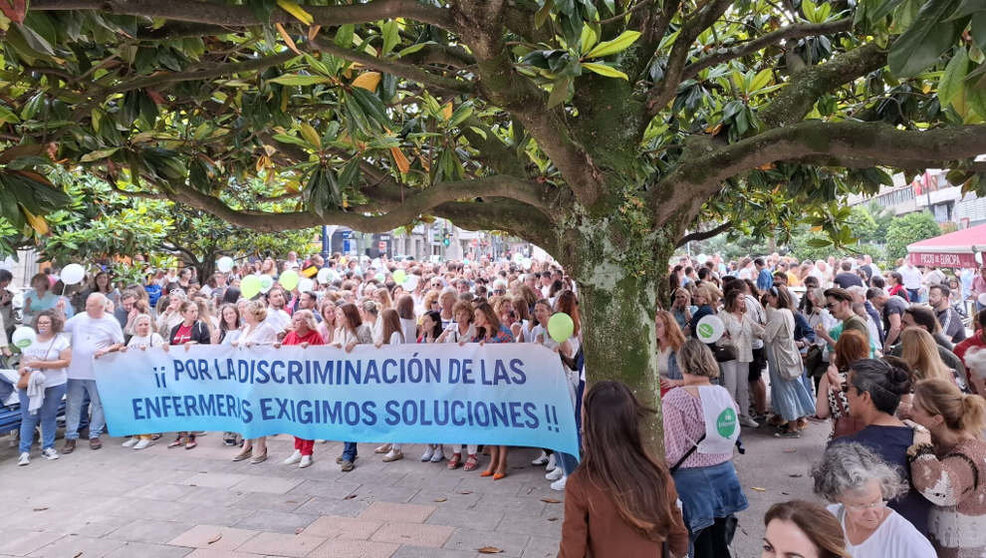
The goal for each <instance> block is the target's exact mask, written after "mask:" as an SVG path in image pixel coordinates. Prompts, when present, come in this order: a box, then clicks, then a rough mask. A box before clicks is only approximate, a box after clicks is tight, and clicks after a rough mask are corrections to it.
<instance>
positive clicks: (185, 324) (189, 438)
mask: <svg viewBox="0 0 986 558" xmlns="http://www.w3.org/2000/svg"><path fill="white" fill-rule="evenodd" d="M178 311H179V312H180V313H181V317H182V321H181V322H180V323H178V324H177V325H175V326H174V327H172V328H171V332H170V334H169V335H168V344H169V345H185V346H186V347H187V346H189V345H209V344H210V343H211V342H212V335H211V334H210V333H209V327H208V326H206V325H205V322H203V321H201V320H199V306H198V304H196V303H195V302H193V301H191V300H186V301H185V302H182V303H181V306H179V307H178ZM181 445H184V446H185V449H187V450H190V449H195V447H196V446H198V444H197V443H196V442H195V434H194V433H192V432H179V433H178V436H177V437H176V438H175V441H174V442H171V443H170V444H168V447H169V448H177V447H178V446H181Z"/></svg>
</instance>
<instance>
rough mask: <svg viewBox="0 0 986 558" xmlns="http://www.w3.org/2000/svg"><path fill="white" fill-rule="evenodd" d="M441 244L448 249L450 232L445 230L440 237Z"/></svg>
mask: <svg viewBox="0 0 986 558" xmlns="http://www.w3.org/2000/svg"><path fill="white" fill-rule="evenodd" d="M442 244H443V245H444V246H445V247H446V248H447V247H448V246H449V245H450V244H452V233H450V232H449V231H447V230H446V231H445V234H444V235H442Z"/></svg>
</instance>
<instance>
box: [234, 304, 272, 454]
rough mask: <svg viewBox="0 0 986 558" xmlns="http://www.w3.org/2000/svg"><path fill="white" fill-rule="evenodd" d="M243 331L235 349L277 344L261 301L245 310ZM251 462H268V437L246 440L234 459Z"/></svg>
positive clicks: (235, 342) (265, 308) (248, 305)
mask: <svg viewBox="0 0 986 558" xmlns="http://www.w3.org/2000/svg"><path fill="white" fill-rule="evenodd" d="M242 317H243V329H242V330H241V333H240V336H239V338H237V339H236V341H233V343H232V344H233V346H234V347H252V346H253V345H273V344H274V343H276V342H277V333H278V332H277V330H276V329H275V328H274V326H272V325H271V324H270V322H268V321H267V307H266V306H264V303H263V302H261V301H259V300H254V301H251V302H248V303H247V304H246V306H245V307H244V309H243V316H242ZM246 459H249V460H250V463H251V464H252V465H257V464H258V463H263V462H264V461H267V437H266V436H261V437H259V438H255V439H253V440H246V441H245V442H244V443H243V449H242V450H241V451H240V453H238V454H236V456H234V457H233V461H244V460H246Z"/></svg>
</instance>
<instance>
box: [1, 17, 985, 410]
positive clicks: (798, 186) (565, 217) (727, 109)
mask: <svg viewBox="0 0 986 558" xmlns="http://www.w3.org/2000/svg"><path fill="white" fill-rule="evenodd" d="M0 8H2V11H3V13H4V14H5V15H6V18H7V19H9V21H3V22H2V23H3V25H2V26H0V27H4V26H5V27H6V29H5V31H6V36H5V40H4V49H3V61H2V68H3V70H2V74H0V91H2V93H3V94H2V96H0V99H2V102H0V121H2V125H0V140H2V141H5V142H7V145H8V146H9V147H12V148H13V150H8V151H7V152H5V153H4V155H3V158H2V159H0V162H2V163H6V166H5V167H4V168H3V169H2V170H0V202H2V203H0V208H2V212H3V216H4V217H6V218H7V219H9V220H11V222H12V223H13V225H14V226H15V227H17V228H22V229H23V228H25V227H28V228H30V230H33V231H44V229H45V223H44V222H43V217H42V216H41V215H42V214H44V213H46V212H47V211H49V210H50V209H51V208H53V207H55V206H57V205H58V204H59V202H64V201H65V200H63V199H60V198H59V193H58V192H57V191H56V190H54V189H52V188H49V187H47V186H45V185H44V178H43V176H41V175H40V174H38V173H37V172H36V171H38V170H41V171H43V170H44V167H45V166H50V165H53V164H55V165H64V166H67V167H70V168H72V169H80V170H79V171H78V172H87V173H92V174H94V175H97V176H100V177H104V178H106V179H107V182H108V183H109V184H110V185H111V186H112V187H114V188H116V189H119V190H121V191H125V192H130V193H131V194H137V195H152V196H164V197H166V198H168V199H170V200H172V201H175V202H178V203H181V204H183V205H186V206H190V207H194V208H197V209H201V210H204V211H207V212H209V213H211V214H213V215H215V216H217V217H218V218H220V219H222V220H224V221H227V222H229V223H233V224H236V225H241V226H246V227H250V228H255V229H259V230H262V231H280V230H284V229H295V228H304V227H311V226H314V225H318V224H323V223H329V224H335V225H345V226H349V227H352V228H355V229H359V230H362V231H365V232H375V231H383V230H389V229H392V228H395V227H398V226H402V225H406V224H408V223H411V222H414V221H416V220H418V219H422V218H427V217H428V216H440V217H445V218H448V219H450V220H452V221H453V222H455V223H456V224H458V225H460V226H464V227H468V228H474V229H501V230H506V231H509V232H511V233H513V234H516V235H517V236H520V237H523V238H526V239H528V240H530V241H533V242H536V243H537V244H539V245H540V246H542V247H543V248H545V249H546V250H548V251H549V252H550V253H552V254H553V255H555V256H556V257H557V258H559V259H560V260H561V261H562V262H563V263H564V264H565V265H566V267H567V268H568V270H569V272H570V273H571V274H572V276H573V277H574V278H575V279H576V280H577V281H578V283H579V287H580V298H581V300H582V301H583V303H584V308H583V309H584V312H585V314H586V318H587V323H590V324H592V329H591V330H590V331H588V333H587V335H588V339H587V355H589V357H588V358H589V366H590V368H592V369H596V370H607V371H613V372H612V374H614V375H616V376H617V377H622V378H624V379H626V380H627V381H628V382H629V383H631V385H634V386H636V387H638V388H640V389H639V390H638V395H640V394H641V393H642V392H643V390H644V386H645V384H646V386H648V387H646V390H647V391H648V394H647V396H646V397H645V401H647V402H655V401H654V398H655V397H656V395H653V394H655V393H656V392H657V389H656V384H655V383H654V382H655V376H654V373H653V370H654V369H655V368H654V362H655V361H654V350H653V348H654V343H655V342H654V340H653V334H652V331H651V330H652V328H651V327H649V326H647V327H643V326H645V325H646V324H649V323H650V321H651V316H652V315H653V314H652V313H653V308H654V306H655V303H656V301H657V298H658V293H659V291H660V289H661V288H663V285H664V284H665V282H664V281H661V280H660V278H661V277H662V276H663V275H664V273H665V272H666V267H665V266H666V263H667V258H668V256H669V255H670V254H671V252H672V251H673V249H674V247H675V245H676V244H678V243H680V242H682V241H686V240H688V239H700V238H702V237H703V236H708V235H710V234H713V233H715V232H717V231H718V230H723V229H724V228H729V227H741V228H743V229H750V230H760V229H763V228H764V227H769V226H774V225H776V224H777V223H808V224H810V225H812V226H817V227H820V228H821V230H823V231H825V232H827V233H828V234H829V235H830V236H831V237H832V238H834V239H836V240H837V241H839V242H847V241H850V240H852V231H851V230H850V229H849V227H848V226H847V225H845V224H844V223H845V218H846V217H847V216H848V212H849V210H848V209H847V208H845V207H842V206H840V204H838V203H837V200H838V199H839V197H840V195H842V194H845V193H847V192H850V191H875V190H876V189H877V188H878V187H879V186H880V184H884V183H888V182H889V176H888V174H887V172H886V170H885V169H912V170H913V169H922V168H924V167H927V166H935V167H945V166H947V167H949V168H952V169H954V172H953V176H951V177H950V178H952V179H953V182H954V181H958V182H961V183H963V184H964V185H965V186H966V187H967V188H975V187H981V186H982V185H983V184H986V182H984V181H983V180H982V179H981V177H982V173H983V172H984V171H986V168H984V167H986V164H983V163H978V164H977V163H975V162H974V160H973V157H975V156H976V155H978V154H980V153H984V152H986V125H984V124H983V119H984V117H986V65H984V54H983V50H984V49H986V4H984V3H983V2H982V1H981V0H819V1H817V2H816V1H813V0H620V1H616V0H513V1H510V2H505V1H503V0H485V1H480V0H422V1H418V0H371V1H368V2H356V3H344V2H338V3H337V2H335V1H332V0H309V1H307V2H305V3H300V2H297V1H296V0H276V1H275V0H225V1H223V0H211V1H200V0H168V1H166V2H165V1H159V0H32V1H31V2H30V4H29V6H28V4H27V3H26V2H25V1H24V0H15V1H13V2H11V1H0ZM258 181H259V183H260V184H264V185H266V190H265V191H264V192H263V195H262V196H261V198H260V199H258V198H257V197H256V196H255V195H254V188H255V184H256V183H258ZM697 223H709V224H711V225H715V224H716V223H721V225H720V226H718V227H711V230H709V231H701V232H698V231H696V229H700V228H703V227H699V226H698V225H697ZM689 231H692V232H689ZM621 375H622V376H621Z"/></svg>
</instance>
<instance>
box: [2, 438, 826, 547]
mask: <svg viewBox="0 0 986 558" xmlns="http://www.w3.org/2000/svg"><path fill="white" fill-rule="evenodd" d="M827 428H828V427H827V425H813V426H812V427H811V429H810V435H809V436H806V437H805V438H803V439H801V440H775V439H773V438H770V437H768V436H767V435H766V434H765V433H761V432H754V433H752V434H748V435H746V438H747V439H746V444H747V447H748V449H749V450H750V451H749V452H748V454H747V455H746V456H742V457H739V458H738V459H737V465H738V467H739V469H740V477H741V480H742V481H743V484H744V486H746V487H747V488H748V490H747V495H748V497H749V498H750V500H751V509H750V510H749V511H748V512H746V513H744V514H743V515H742V516H741V529H740V532H739V533H738V534H737V539H736V548H737V550H738V554H737V555H738V556H741V557H742V558H747V557H755V556H759V541H760V536H761V535H762V530H763V529H762V523H761V518H762V517H763V513H764V511H766V508H767V507H768V506H769V504H770V503H771V502H774V501H779V500H781V499H787V498H793V497H803V498H805V497H810V482H808V481H807V480H806V478H805V477H807V467H808V463H809V462H810V460H811V459H814V458H817V455H818V454H820V448H821V445H822V444H823V443H824V432H825V431H826V429H827ZM103 440H104V447H103V449H101V450H99V451H92V450H90V449H89V448H88V446H87V445H86V444H80V445H79V449H77V450H76V451H75V453H73V454H71V455H66V456H63V457H62V458H61V459H59V460H57V461H46V460H44V459H43V458H41V456H40V455H38V452H37V450H35V452H34V453H33V454H32V461H31V464H30V465H29V466H27V467H17V466H16V457H17V452H16V448H13V447H10V446H9V443H8V438H0V526H2V527H0V556H3V557H6V556H30V557H42V556H43V557H66V558H91V557H100V556H106V557H129V558H133V557H140V558H155V557H172V556H173V557H188V558H233V557H237V558H257V557H258V556H281V557H332V558H349V557H354V558H355V557H362V558H412V557H428V558H464V557H477V556H489V554H481V553H479V549H481V548H487V547H493V548H496V549H499V550H500V551H501V552H499V553H498V554H496V555H497V556H504V557H508V556H509V557H521V558H548V557H553V556H555V555H556V554H557V551H558V541H559V539H560V536H561V525H562V518H563V515H564V504H563V503H561V501H562V500H563V499H564V496H563V494H562V493H560V492H555V491H552V490H550V489H549V487H548V482H547V481H545V480H544V478H543V471H542V469H540V468H536V467H532V466H530V465H529V463H530V459H531V458H532V457H533V456H534V454H535V452H534V450H528V449H518V450H514V451H512V452H511V456H510V465H511V468H510V475H509V476H508V477H507V478H506V479H503V480H500V481H492V480H491V479H489V478H480V477H479V475H478V471H475V472H470V473H465V472H463V471H462V470H461V469H459V470H457V471H449V470H447V469H446V467H445V464H444V463H442V464H440V465H439V464H432V463H421V462H419V461H418V460H417V457H418V456H419V455H420V452H421V451H422V450H423V446H417V445H405V448H404V450H405V455H406V457H405V459H404V460H403V461H397V462H393V463H383V462H381V461H380V456H379V455H374V454H373V448H374V447H375V444H360V458H359V459H358V460H357V462H356V465H357V467H356V470H355V471H353V472H350V473H342V472H340V471H339V469H338V466H337V465H336V464H335V458H336V456H337V455H339V454H340V453H341V451H342V445H341V444H339V443H331V442H330V443H325V444H322V443H319V444H316V446H315V464H314V465H313V466H312V467H309V468H306V469H299V468H298V467H297V466H286V465H282V464H281V463H280V461H281V460H282V459H284V458H285V457H287V456H288V455H289V454H290V453H291V450H292V439H291V438H290V437H288V436H279V437H276V438H272V439H269V442H268V444H269V455H270V459H269V460H268V461H267V462H265V463H262V464H258V465H251V464H250V463H249V462H248V461H247V462H239V463H234V462H232V457H233V455H234V454H235V453H236V449H235V448H228V447H223V446H222V445H221V442H220V439H219V436H218V434H209V435H207V436H205V437H202V438H201V439H200V440H199V444H200V445H199V447H198V448H196V449H194V450H191V451H186V450H184V449H182V448H175V449H168V448H166V447H165V446H166V442H167V441H168V439H167V438H162V440H160V441H159V442H158V443H157V444H155V445H153V446H151V447H150V448H148V449H146V450H143V451H134V450H130V449H126V448H122V447H120V443H121V442H122V439H116V438H106V437H104V438H103ZM162 442H165V443H162ZM60 445H61V440H59V445H58V447H60ZM752 487H757V488H767V490H764V491H760V490H754V489H753V488H752Z"/></svg>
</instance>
